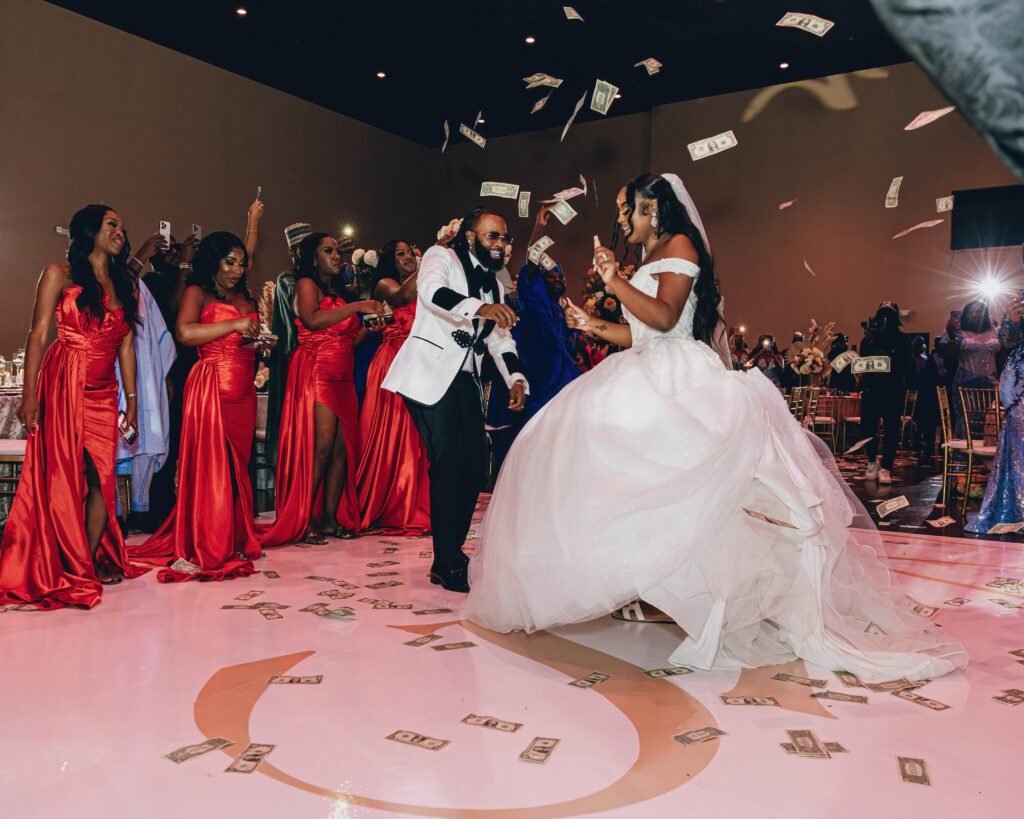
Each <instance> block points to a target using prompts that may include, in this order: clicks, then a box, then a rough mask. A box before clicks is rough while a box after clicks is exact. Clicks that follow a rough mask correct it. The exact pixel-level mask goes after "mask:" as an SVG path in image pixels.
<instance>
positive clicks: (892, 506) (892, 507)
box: [875, 495, 910, 518]
mask: <svg viewBox="0 0 1024 819" xmlns="http://www.w3.org/2000/svg"><path fill="white" fill-rule="evenodd" d="M908 506H910V501H908V500H907V496H906V495H900V496H899V497H898V498H891V499H890V500H887V501H883V502H882V503H880V504H878V506H876V507H875V509H876V511H877V512H878V517H879V518H884V517H885V516H886V515H891V514H892V513H893V512H895V511H896V510H897V509H905V508H906V507H908Z"/></svg>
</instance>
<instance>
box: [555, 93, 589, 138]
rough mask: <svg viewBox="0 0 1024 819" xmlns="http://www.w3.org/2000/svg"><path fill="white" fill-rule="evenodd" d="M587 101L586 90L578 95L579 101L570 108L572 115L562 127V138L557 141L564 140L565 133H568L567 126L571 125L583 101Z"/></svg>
mask: <svg viewBox="0 0 1024 819" xmlns="http://www.w3.org/2000/svg"><path fill="white" fill-rule="evenodd" d="M586 101H587V92H586V91H584V92H583V96H582V97H580V99H579V102H577V103H576V107H575V108H573V109H572V116H571V117H569V121H568V122H567V123H565V127H564V128H563V129H562V138H561V139H560V140H558V141H559V142H565V135H566V134H567V133H569V126H570V125H572V123H573V120H574V119H576V115H577V114H578V113H579V112H580V108H582V107H583V103H585V102H586Z"/></svg>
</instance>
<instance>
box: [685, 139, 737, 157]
mask: <svg viewBox="0 0 1024 819" xmlns="http://www.w3.org/2000/svg"><path fill="white" fill-rule="evenodd" d="M737 145H739V142H738V141H737V139H736V135H735V134H734V133H733V132H732V131H723V132H722V133H720V134H716V135H715V136H713V137H708V138H707V139H698V140H697V141H696V142H691V143H690V144H689V145H687V146H686V150H688V151H689V152H690V158H691V159H693V161H694V162H696V161H697V160H698V159H705V158H707V157H709V156H711V155H712V154H719V153H721V152H722V151H727V150H729V149H730V148H735V147H736V146H737Z"/></svg>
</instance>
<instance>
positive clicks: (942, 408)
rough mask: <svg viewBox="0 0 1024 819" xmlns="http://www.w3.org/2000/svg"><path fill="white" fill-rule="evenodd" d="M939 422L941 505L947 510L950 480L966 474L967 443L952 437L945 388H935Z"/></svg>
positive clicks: (964, 440)
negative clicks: (940, 437) (940, 426)
mask: <svg viewBox="0 0 1024 819" xmlns="http://www.w3.org/2000/svg"><path fill="white" fill-rule="evenodd" d="M935 391H936V393H937V394H938V397H939V421H940V423H941V425H942V505H943V506H944V507H945V508H946V509H948V508H949V506H948V500H947V499H948V497H949V486H950V480H951V479H952V480H956V479H957V478H959V477H960V476H961V475H966V474H967V441H966V439H963V438H954V437H953V419H952V415H951V413H950V411H949V395H948V394H947V393H946V388H945V387H936V388H935Z"/></svg>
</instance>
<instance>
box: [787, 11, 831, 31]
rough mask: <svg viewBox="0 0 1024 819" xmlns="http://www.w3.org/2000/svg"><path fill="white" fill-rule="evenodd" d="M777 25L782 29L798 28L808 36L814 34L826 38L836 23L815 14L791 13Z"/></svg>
mask: <svg viewBox="0 0 1024 819" xmlns="http://www.w3.org/2000/svg"><path fill="white" fill-rule="evenodd" d="M775 25H776V26H779V27H781V28H798V29H800V30H801V31H806V32H807V33H808V34H813V35H814V36H815V37H824V36H825V35H826V34H828V33H829V31H831V30H832V26H834V25H835V23H834V22H833V21H832V20H826V19H825V18H824V17H818V16H817V15H814V14H801V13H800V12H797V11H791V12H789V13H788V14H786V15H785V16H783V18H782V19H781V20H779V22H777V23H776V24H775Z"/></svg>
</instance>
